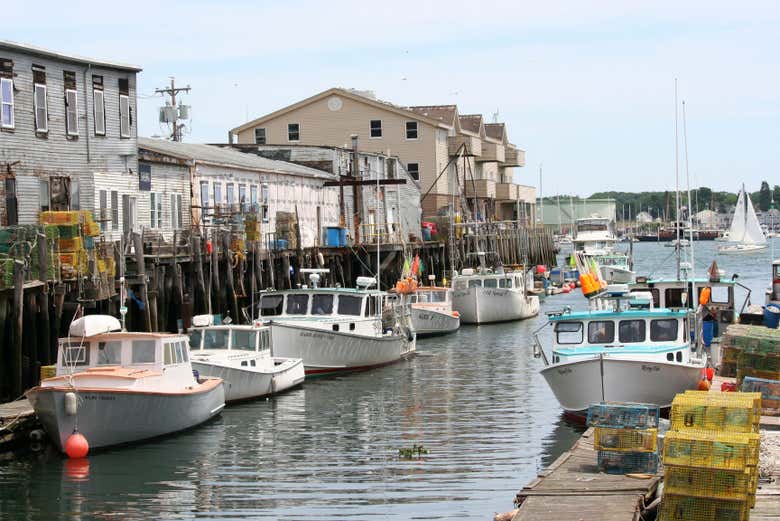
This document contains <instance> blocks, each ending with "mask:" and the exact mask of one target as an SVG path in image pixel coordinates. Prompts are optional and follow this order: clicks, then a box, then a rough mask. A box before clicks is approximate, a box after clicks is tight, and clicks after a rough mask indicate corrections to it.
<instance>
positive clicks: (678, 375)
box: [534, 295, 707, 413]
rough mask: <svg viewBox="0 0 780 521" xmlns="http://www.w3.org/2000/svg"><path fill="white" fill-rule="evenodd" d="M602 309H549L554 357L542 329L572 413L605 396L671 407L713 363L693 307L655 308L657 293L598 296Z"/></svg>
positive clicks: (550, 366) (558, 393) (556, 387)
mask: <svg viewBox="0 0 780 521" xmlns="http://www.w3.org/2000/svg"><path fill="white" fill-rule="evenodd" d="M593 302H598V304H596V305H595V307H594V309H592V310H590V311H586V312H577V313H572V312H570V311H568V310H565V311H562V312H560V313H555V314H550V315H549V323H548V325H549V326H552V328H553V342H552V349H551V351H552V352H551V355H550V358H548V357H547V355H546V353H545V352H544V350H543V349H542V346H541V342H540V340H539V337H538V331H537V334H535V335H534V354H535V355H536V356H537V357H541V358H543V360H544V363H545V368H544V369H542V371H541V374H542V376H543V377H544V379H545V380H546V381H547V384H548V385H549V386H550V389H552V391H553V393H554V394H555V397H556V398H557V399H558V402H559V403H560V404H561V407H563V408H564V409H565V410H566V411H568V412H571V413H580V412H582V411H584V410H586V409H587V408H588V406H589V405H590V404H592V403H597V402H603V401H615V402H639V403H651V404H656V405H659V406H660V407H668V406H670V405H671V403H672V400H673V399H674V396H675V395H676V394H677V393H681V392H684V391H685V390H686V389H695V388H696V386H697V384H698V382H699V380H700V379H701V375H702V369H704V368H705V367H706V362H707V359H706V355H703V354H702V355H698V354H697V353H696V352H695V351H694V349H693V347H692V345H691V342H690V331H689V329H688V315H689V314H688V312H687V311H686V310H669V309H659V308H654V307H653V306H652V304H651V302H652V300H651V297H650V296H649V295H645V296H644V297H642V296H639V295H630V296H629V295H623V296H619V297H610V298H607V299H603V298H597V299H594V301H593Z"/></svg>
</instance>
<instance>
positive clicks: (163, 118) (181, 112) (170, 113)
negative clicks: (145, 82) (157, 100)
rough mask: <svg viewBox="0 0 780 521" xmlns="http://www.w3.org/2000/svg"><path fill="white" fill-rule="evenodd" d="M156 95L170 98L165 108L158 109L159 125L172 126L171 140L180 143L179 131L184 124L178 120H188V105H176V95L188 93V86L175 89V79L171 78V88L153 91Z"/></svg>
mask: <svg viewBox="0 0 780 521" xmlns="http://www.w3.org/2000/svg"><path fill="white" fill-rule="evenodd" d="M154 92H155V93H156V94H164V95H165V94H167V95H168V96H170V98H171V99H170V102H169V101H167V100H166V102H165V106H164V107H160V123H168V124H169V125H172V126H173V131H172V133H171V140H173V141H181V131H182V129H183V128H184V123H179V120H180V119H190V106H189V105H176V94H178V93H180V92H187V93H189V92H190V86H189V85H187V86H186V87H176V79H175V78H174V77H173V76H171V86H170V87H166V88H164V89H154Z"/></svg>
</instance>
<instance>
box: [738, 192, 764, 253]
mask: <svg viewBox="0 0 780 521" xmlns="http://www.w3.org/2000/svg"><path fill="white" fill-rule="evenodd" d="M745 201H746V203H745V208H746V212H747V213H746V214H745V237H744V238H743V239H742V242H743V243H745V244H766V237H764V232H763V231H762V230H761V225H760V224H759V223H758V217H756V211H755V210H754V209H753V203H752V202H750V197H749V196H748V195H747V194H745Z"/></svg>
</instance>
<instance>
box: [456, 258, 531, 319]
mask: <svg viewBox="0 0 780 521" xmlns="http://www.w3.org/2000/svg"><path fill="white" fill-rule="evenodd" d="M529 288H530V285H527V281H526V273H525V272H523V271H511V272H507V273H504V272H503V270H501V269H499V270H498V271H496V272H494V271H493V270H491V269H489V268H479V269H477V270H476V271H475V270H474V269H471V268H466V269H463V270H461V272H460V273H459V274H457V275H455V276H454V277H453V279H452V307H453V308H454V309H455V310H456V311H457V312H458V313H460V320H461V322H462V323H464V324H489V323H491V322H506V321H510V320H521V319H524V318H530V317H533V316H536V315H538V314H539V297H538V296H536V295H530V294H529V293H528V289H529Z"/></svg>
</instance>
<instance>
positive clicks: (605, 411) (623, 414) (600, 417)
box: [587, 402, 659, 429]
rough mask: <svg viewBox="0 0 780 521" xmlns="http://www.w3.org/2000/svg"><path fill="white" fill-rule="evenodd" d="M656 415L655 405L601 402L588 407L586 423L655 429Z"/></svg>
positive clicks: (595, 425)
mask: <svg viewBox="0 0 780 521" xmlns="http://www.w3.org/2000/svg"><path fill="white" fill-rule="evenodd" d="M658 417H659V410H658V406H657V405H652V404H646V403H617V402H615V403H610V402H601V403H597V404H593V405H591V406H590V407H588V419H587V424H588V426H589V427H613V428H623V429H655V428H657V427H658Z"/></svg>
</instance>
